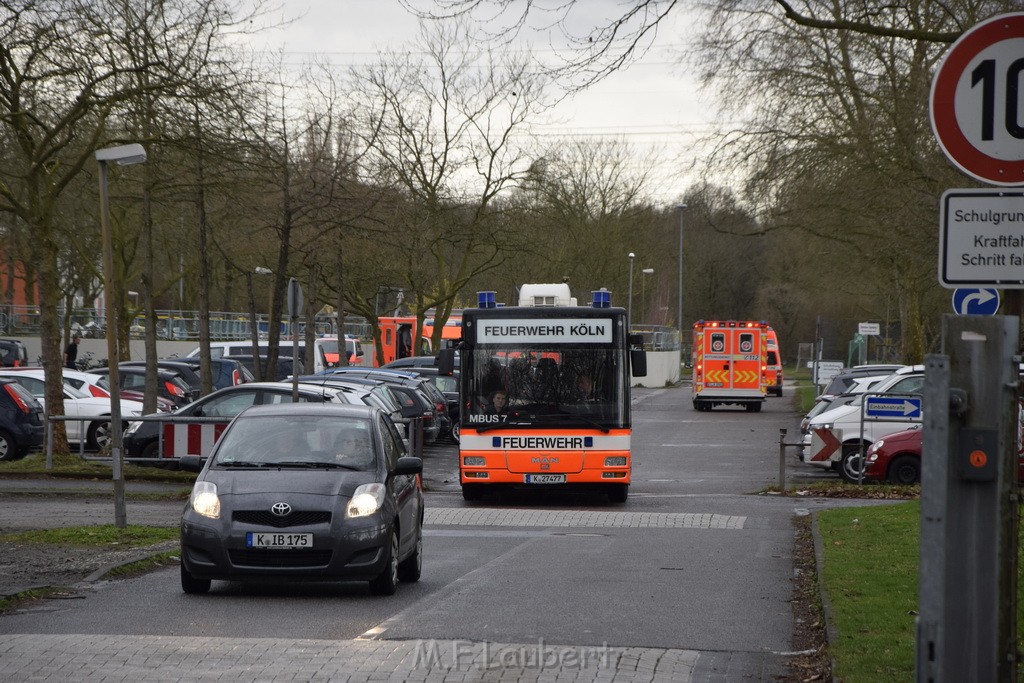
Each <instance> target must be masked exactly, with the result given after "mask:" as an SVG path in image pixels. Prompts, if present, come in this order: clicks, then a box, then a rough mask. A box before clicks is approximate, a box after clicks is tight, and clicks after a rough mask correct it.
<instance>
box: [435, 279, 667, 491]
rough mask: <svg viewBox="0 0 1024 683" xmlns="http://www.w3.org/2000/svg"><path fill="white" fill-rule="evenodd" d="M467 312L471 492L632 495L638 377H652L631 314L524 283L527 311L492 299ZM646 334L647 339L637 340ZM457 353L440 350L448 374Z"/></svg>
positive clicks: (601, 298)
mask: <svg viewBox="0 0 1024 683" xmlns="http://www.w3.org/2000/svg"><path fill="white" fill-rule="evenodd" d="M480 296H481V300H480V307H479V308H475V309H474V308H468V309H465V310H464V311H463V313H462V345H461V378H462V379H461V381H462V384H461V391H462V393H461V400H462V408H461V429H462V434H461V440H460V453H459V475H460V482H461V484H462V495H463V497H464V498H465V499H466V500H475V499H477V498H479V497H480V495H482V494H483V493H485V492H488V491H493V490H496V489H499V488H501V487H526V488H530V489H538V488H543V489H544V490H558V489H560V488H563V487H569V486H573V487H591V488H595V489H597V490H599V491H601V492H606V493H607V494H608V496H609V498H610V499H611V500H612V501H613V502H624V501H625V500H626V497H627V496H628V494H629V483H630V471H631V462H632V461H631V456H630V435H631V433H632V428H631V424H630V400H629V396H630V385H631V382H630V376H631V374H632V376H636V377H642V376H644V375H646V374H647V361H646V356H645V355H644V351H643V349H632V350H631V349H630V348H629V342H630V341H634V342H639V338H638V339H636V340H630V339H629V338H628V334H627V333H628V330H627V329H626V325H627V323H626V311H625V309H622V308H612V307H611V301H610V292H608V291H605V290H601V291H597V292H594V297H595V301H594V303H593V305H592V306H589V307H588V306H577V305H576V300H575V299H573V298H571V297H570V296H569V288H568V285H563V284H556V285H524V286H523V288H522V289H521V290H520V300H519V305H518V306H514V307H499V306H497V304H495V302H494V293H493V292H481V293H480ZM637 337H639V335H638V336H637ZM453 354H454V351H453V350H447V351H443V352H442V353H441V359H442V362H441V367H442V368H443V367H444V366H445V362H446V361H445V360H444V359H445V358H446V357H447V362H448V363H450V362H451V356H453Z"/></svg>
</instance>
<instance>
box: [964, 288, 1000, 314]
mask: <svg viewBox="0 0 1024 683" xmlns="http://www.w3.org/2000/svg"><path fill="white" fill-rule="evenodd" d="M998 310H999V290H997V289H989V288H987V287H961V288H960V289H957V290H956V291H954V292H953V311H954V312H955V313H956V314H957V315H995V314H996V311H998Z"/></svg>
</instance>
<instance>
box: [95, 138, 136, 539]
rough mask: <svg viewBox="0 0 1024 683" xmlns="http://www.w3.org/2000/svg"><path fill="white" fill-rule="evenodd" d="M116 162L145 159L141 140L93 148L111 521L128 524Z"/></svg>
mask: <svg viewBox="0 0 1024 683" xmlns="http://www.w3.org/2000/svg"><path fill="white" fill-rule="evenodd" d="M110 161H112V162H114V163H116V164H117V165H118V166H128V165H130V164H141V163H143V162H145V161H146V150H145V149H144V148H143V147H142V145H140V144H131V145H121V146H119V147H106V148H104V149H98V150H96V162H97V163H98V164H99V167H100V175H99V178H100V231H101V233H102V238H103V291H104V297H103V298H104V304H105V305H106V309H107V311H106V313H107V367H108V368H109V369H110V458H111V461H112V463H113V466H112V467H113V479H114V525H115V526H116V527H117V528H119V529H123V528H125V527H126V526H128V515H127V512H126V510H125V501H124V450H123V448H122V434H121V378H120V376H119V373H118V363H120V357H119V353H118V348H117V332H118V327H119V325H118V320H117V306H116V305H115V304H116V301H115V298H116V296H115V292H117V286H118V282H117V274H116V273H115V272H114V246H113V240H112V238H111V231H110V201H109V199H108V197H107V162H110Z"/></svg>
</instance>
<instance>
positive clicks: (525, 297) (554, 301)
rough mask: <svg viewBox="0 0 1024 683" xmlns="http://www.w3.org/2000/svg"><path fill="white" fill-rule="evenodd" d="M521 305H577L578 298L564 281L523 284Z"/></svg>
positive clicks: (520, 292) (520, 294)
mask: <svg viewBox="0 0 1024 683" xmlns="http://www.w3.org/2000/svg"><path fill="white" fill-rule="evenodd" d="M519 305H520V306H575V305H576V298H575V297H573V296H572V295H571V293H570V292H569V285H567V284H565V283H564V282H560V283H552V284H538V285H523V286H522V287H521V288H520V290H519Z"/></svg>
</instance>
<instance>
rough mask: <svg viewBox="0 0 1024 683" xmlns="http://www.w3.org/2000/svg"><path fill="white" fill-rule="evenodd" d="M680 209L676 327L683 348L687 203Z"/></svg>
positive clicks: (680, 345) (681, 205)
mask: <svg viewBox="0 0 1024 683" xmlns="http://www.w3.org/2000/svg"><path fill="white" fill-rule="evenodd" d="M676 210H677V211H679V289H678V291H677V292H676V306H677V309H676V327H678V328H679V348H680V350H681V349H682V348H683V212H684V211H686V204H677V205H676Z"/></svg>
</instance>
